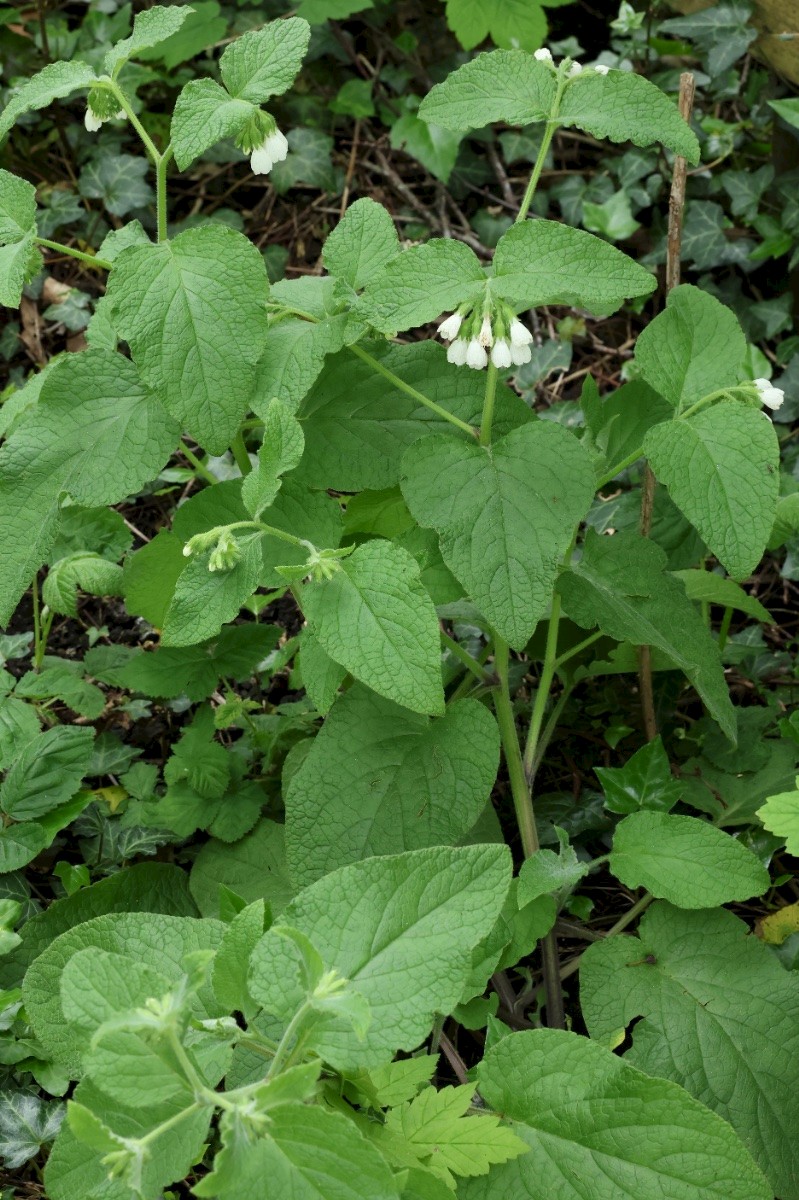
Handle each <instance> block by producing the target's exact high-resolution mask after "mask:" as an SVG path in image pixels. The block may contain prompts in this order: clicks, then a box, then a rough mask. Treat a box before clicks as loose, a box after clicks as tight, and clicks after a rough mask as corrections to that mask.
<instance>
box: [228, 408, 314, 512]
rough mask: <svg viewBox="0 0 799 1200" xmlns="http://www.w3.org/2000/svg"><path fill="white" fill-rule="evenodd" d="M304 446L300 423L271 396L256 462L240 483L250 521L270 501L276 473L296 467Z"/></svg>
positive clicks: (274, 491)
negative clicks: (253, 468)
mask: <svg viewBox="0 0 799 1200" xmlns="http://www.w3.org/2000/svg"><path fill="white" fill-rule="evenodd" d="M304 448H305V438H304V436H303V432H302V426H301V425H300V423H299V422H298V421H297V419H296V417H295V416H294V415H293V413H292V411H291V409H290V408H289V407H288V405H287V404H285V403H284V402H283V401H282V400H279V399H277V398H275V399H274V400H272V401H271V402H270V403H269V404H268V405H267V408H266V412H265V414H264V434H263V444H262V445H261V449H260V450H259V452H258V464H257V466H256V467H255V470H253V471H251V472H250V474H249V475H247V476H246V477H245V479H244V482H243V483H242V485H241V498H242V500H243V501H244V504H245V507H246V508H247V511H248V512H249V514H250V516H251V517H252V518H253V519H254V520H257V518H258V517H260V515H261V513H262V512H263V511H264V509H265V508H268V507H269V505H270V504H271V503H272V501H273V500H274V498H275V496H276V495H277V493H278V492H279V490H280V484H281V478H280V476H281V475H285V473H286V472H287V471H292V470H293V469H294V467H296V466H297V464H298V463H299V461H300V459H301V458H302V452H303V450H304Z"/></svg>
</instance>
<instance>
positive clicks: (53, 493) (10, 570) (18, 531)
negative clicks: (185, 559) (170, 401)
mask: <svg viewBox="0 0 799 1200" xmlns="http://www.w3.org/2000/svg"><path fill="white" fill-rule="evenodd" d="M178 436H179V430H178V428H177V426H176V425H175V424H174V422H173V421H172V420H171V419H170V418H169V417H168V415H167V414H166V412H165V411H164V409H163V408H162V407H161V405H160V404H159V403H158V401H157V400H156V399H155V397H154V396H153V395H152V394H151V393H150V392H149V391H148V390H147V389H146V388H145V387H144V386H143V385H142V383H141V381H140V380H139V375H138V372H137V371H136V368H135V366H134V365H133V363H132V362H130V360H129V359H125V358H123V357H122V355H119V354H111V353H110V352H108V351H105V350H86V351H83V352H82V353H80V354H67V355H65V356H64V357H63V358H61V359H59V361H58V362H57V363H56V364H55V366H54V367H53V369H52V370H51V371H49V372H48V375H47V378H46V379H45V381H44V383H43V385H42V391H41V395H40V397H39V403H38V404H37V405H36V407H35V408H34V409H32V410H31V412H30V415H29V416H27V417H26V419H25V421H24V422H23V423H22V424H21V425H19V426H18V427H17V428H16V429H15V430H14V432H13V433H12V435H11V436H10V437H9V438H8V440H7V441H6V442H5V444H4V446H3V448H2V450H0V479H2V482H1V483H0V522H2V526H3V531H4V562H3V572H2V577H1V578H0V623H2V624H6V623H7V622H8V620H9V618H10V616H11V614H12V613H13V611H14V609H15V607H16V605H17V602H18V600H19V598H20V596H21V595H22V593H23V592H24V591H25V589H26V588H27V587H28V585H29V583H30V580H31V577H32V576H33V573H34V571H36V570H37V569H38V567H39V566H40V564H41V563H42V562H43V561H44V559H45V557H46V555H47V553H48V550H49V548H50V546H51V545H52V543H53V541H54V538H55V535H56V531H57V528H58V511H59V501H60V497H61V495H62V493H63V492H67V493H69V495H71V496H72V498H73V499H74V500H76V501H78V503H80V504H85V505H96V504H114V503H116V502H118V501H120V500H123V499H124V498H125V497H126V496H128V495H129V494H131V493H134V494H135V493H136V492H137V491H139V489H140V488H141V487H142V486H143V485H144V484H145V483H148V482H149V481H150V480H151V479H153V478H154V476H155V475H157V474H158V472H159V470H160V469H161V467H162V466H163V464H164V463H165V461H166V460H167V459H168V457H169V455H170V453H171V451H172V449H173V447H174V445H175V443H176V442H177V440H178Z"/></svg>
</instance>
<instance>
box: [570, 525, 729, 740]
mask: <svg viewBox="0 0 799 1200" xmlns="http://www.w3.org/2000/svg"><path fill="white" fill-rule="evenodd" d="M665 566H666V555H665V553H664V551H663V550H661V549H660V547H659V546H657V545H655V544H654V542H651V541H649V539H647V538H642V537H639V536H638V535H637V534H634V533H617V534H614V535H613V536H612V537H600V536H599V535H598V534H597V533H595V532H594V530H593V529H589V530H588V531H587V533H586V538H585V546H584V548H583V556H582V558H581V559H580V561H579V562H573V563H572V564H571V567H570V570H569V571H566V572H564V573H563V574H562V575H561V577H560V579H559V581H558V591H559V592H560V594H561V597H562V599H563V608H564V611H565V613H566V615H567V616H569V617H571V619H572V620H573V621H576V622H577V624H578V625H581V626H582V627H583V628H584V629H593V628H595V627H596V626H597V625H598V626H599V628H600V629H601V630H602V632H603V633H606V634H607V635H608V637H612V638H614V639H615V640H616V641H618V642H632V644H633V645H634V646H653V647H656V648H657V649H658V650H661V651H663V653H664V654H666V655H667V656H668V658H669V659H670V660H671V661H672V662H673V663H674V665H675V667H678V668H679V669H680V670H682V671H684V672H685V674H686V675H687V677H688V679H689V680H690V681H691V683H692V684H693V685H694V687H695V688H696V690H697V691H698V692H699V695H700V696H701V697H702V699H703V700H704V702H705V704H706V705H707V707H708V710H709V711H710V713H711V715H712V716H713V717H714V718H715V720H717V721H718V723H719V725H720V726H721V728H722V729H723V730H724V732H725V733H726V734H727V736H728V737H729V738H731V739H734V738H735V729H736V725H735V713H734V710H733V707H732V703H731V701H730V697H729V693H728V691H727V685H726V682H725V679H724V672H723V670H722V666H721V657H720V655H719V651H718V647H717V645H716V643H715V641H714V640H713V638H712V637H711V635H710V633H709V632H708V630H707V628H706V627H705V625H704V624H703V622H702V619H701V617H700V615H699V612H698V611H697V609H696V608H694V606H693V604H692V603H691V601H690V600H689V599H688V597H687V596H686V595H685V591H684V589H683V587H682V585H681V584H680V583H678V582H677V580H676V579H674V578H673V577H672V576H671V575H669V574H667V573H666V571H665Z"/></svg>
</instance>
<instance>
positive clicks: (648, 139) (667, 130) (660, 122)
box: [558, 70, 699, 164]
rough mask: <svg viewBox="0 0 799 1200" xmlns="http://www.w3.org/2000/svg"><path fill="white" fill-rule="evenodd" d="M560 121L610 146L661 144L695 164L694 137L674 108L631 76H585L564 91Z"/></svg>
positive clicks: (644, 82) (640, 77)
mask: <svg viewBox="0 0 799 1200" xmlns="http://www.w3.org/2000/svg"><path fill="white" fill-rule="evenodd" d="M558 122H559V123H560V124H563V125H565V126H567V127H576V128H577V129H584V130H585V131H586V132H587V133H592V134H593V135H594V137H598V138H608V139H609V140H610V141H612V142H627V141H630V142H633V143H634V144H635V145H636V146H651V145H653V144H654V143H656V142H662V144H663V145H664V146H667V147H668V148H669V150H673V151H674V153H675V154H680V155H682V157H683V158H686V159H687V160H688V162H689V163H692V164H696V163H698V162H699V142H698V141H697V138H696V134H695V133H694V132H693V131H692V129H691V127H690V125H688V123H687V122H686V121H684V120H683V118H682V117H681V116H680V113H679V110H678V108H677V106H676V104H675V103H674V102H673V101H672V100H670V99H669V97H668V96H665V95H664V94H663V92H662V91H661V90H660V88H659V87H656V85H655V84H654V83H650V82H649V80H648V79H646V78H644V76H643V75H636V74H635V72H634V71H616V70H614V71H608V73H607V74H606V75H598V74H597V73H596V71H591V70H587V71H583V72H582V74H580V75H578V76H577V78H576V79H573V80H571V81H570V82H569V83H568V84H567V86H566V90H565V92H564V94H563V99H562V101H561V104H560V111H559V113H558Z"/></svg>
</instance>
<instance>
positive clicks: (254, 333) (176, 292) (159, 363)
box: [108, 225, 269, 454]
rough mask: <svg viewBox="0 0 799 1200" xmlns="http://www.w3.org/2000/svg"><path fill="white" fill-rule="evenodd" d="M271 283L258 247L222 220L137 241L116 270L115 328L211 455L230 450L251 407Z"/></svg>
mask: <svg viewBox="0 0 799 1200" xmlns="http://www.w3.org/2000/svg"><path fill="white" fill-rule="evenodd" d="M268 286H269V285H268V283H267V278H266V268H265V266H264V261H263V259H262V257H261V255H260V254H259V252H258V251H257V250H256V248H255V246H253V245H252V243H251V242H249V241H248V239H247V238H245V237H244V235H243V234H241V233H238V232H237V231H236V230H233V229H229V228H227V227H226V226H224V225H204V226H200V227H199V228H197V229H189V230H187V231H186V232H185V233H182V234H179V235H178V237H176V238H175V239H174V240H172V241H169V242H160V243H159V244H158V245H152V246H133V247H131V248H130V249H128V250H124V251H123V252H122V253H121V254H120V255H119V257H118V258H117V259H116V261H115V263H114V266H113V269H112V271H111V274H110V276H109V280H108V296H109V297H110V299H111V304H112V307H113V310H114V316H115V323H116V327H117V331H118V333H119V336H120V337H122V338H124V339H125V340H126V341H127V342H128V344H129V345H130V349H131V353H132V355H133V359H134V361H135V362H136V363H137V365H138V367H139V369H140V370H141V373H142V376H143V378H144V379H145V380H146V381H147V382H148V383H149V384H150V385H151V386H152V387H153V388H154V389H155V391H156V392H157V393H158V395H159V398H160V399H161V400H162V401H163V403H164V406H165V407H166V408H167V409H168V410H169V412H171V413H172V415H173V416H174V417H175V418H176V419H177V420H179V421H180V422H181V424H182V425H183V427H184V428H185V429H186V430H187V431H188V432H189V433H190V434H191V435H192V436H193V437H194V438H196V440H197V441H198V442H199V443H200V445H201V446H203V448H204V449H206V450H208V451H209V452H211V453H212V454H222V453H223V451H224V450H226V449H227V447H228V446H229V445H230V442H231V439H232V438H233V435H234V434H235V433H236V431H237V430H238V427H239V422H240V421H241V418H242V417H243V416H244V414H245V412H246V411H247V407H248V405H249V402H250V399H251V395H252V387H253V382H254V378H255V364H256V362H257V361H258V358H259V357H260V355H261V353H262V349H263V339H264V336H265V334H266V307H265V305H266V298H267V294H268Z"/></svg>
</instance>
